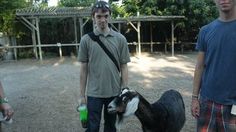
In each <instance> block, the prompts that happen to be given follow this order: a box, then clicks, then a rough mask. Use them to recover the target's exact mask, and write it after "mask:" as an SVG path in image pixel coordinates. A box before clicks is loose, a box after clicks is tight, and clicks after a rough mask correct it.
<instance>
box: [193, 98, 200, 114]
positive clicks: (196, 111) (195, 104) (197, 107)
mask: <svg viewBox="0 0 236 132" xmlns="http://www.w3.org/2000/svg"><path fill="white" fill-rule="evenodd" d="M191 112H192V116H193V117H194V118H198V117H199V115H200V104H199V100H198V99H196V98H193V99H192V105H191Z"/></svg>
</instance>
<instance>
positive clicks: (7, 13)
mask: <svg viewBox="0 0 236 132" xmlns="http://www.w3.org/2000/svg"><path fill="white" fill-rule="evenodd" d="M25 6H26V2H25V0H1V1H0V8H1V10H0V32H3V33H4V34H6V35H9V36H13V35H16V32H15V31H16V30H15V11H16V9H19V8H23V7H25Z"/></svg>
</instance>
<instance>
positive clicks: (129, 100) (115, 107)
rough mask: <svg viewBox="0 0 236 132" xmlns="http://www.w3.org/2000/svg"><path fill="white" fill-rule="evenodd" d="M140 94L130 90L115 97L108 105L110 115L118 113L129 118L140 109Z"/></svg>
mask: <svg viewBox="0 0 236 132" xmlns="http://www.w3.org/2000/svg"><path fill="white" fill-rule="evenodd" d="M138 103H139V94H138V93H137V92H136V91H132V90H129V89H128V88H124V89H122V91H121V93H120V95H118V96H117V97H115V98H114V99H113V100H112V101H111V102H110V104H109V105H108V109H107V110H108V112H109V113H117V114H118V115H122V116H129V115H132V114H134V113H135V111H136V110H137V109H138Z"/></svg>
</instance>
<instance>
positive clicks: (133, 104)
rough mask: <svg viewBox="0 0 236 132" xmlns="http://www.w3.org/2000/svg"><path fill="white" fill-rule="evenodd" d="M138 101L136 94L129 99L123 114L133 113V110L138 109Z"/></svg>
mask: <svg viewBox="0 0 236 132" xmlns="http://www.w3.org/2000/svg"><path fill="white" fill-rule="evenodd" d="M138 103H139V98H138V96H136V97H134V98H133V99H132V100H131V101H129V102H128V104H127V106H126V110H125V113H124V114H123V116H130V115H133V114H134V113H135V111H136V110H137V109H138Z"/></svg>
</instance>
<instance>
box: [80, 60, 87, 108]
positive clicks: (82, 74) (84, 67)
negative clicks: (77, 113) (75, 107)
mask: <svg viewBox="0 0 236 132" xmlns="http://www.w3.org/2000/svg"><path fill="white" fill-rule="evenodd" d="M87 74H88V63H87V62H86V63H85V62H81V63H80V104H85V103H86V97H85V90H86V84H87V76H88V75H87Z"/></svg>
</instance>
